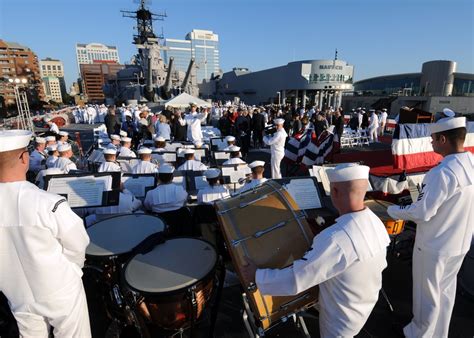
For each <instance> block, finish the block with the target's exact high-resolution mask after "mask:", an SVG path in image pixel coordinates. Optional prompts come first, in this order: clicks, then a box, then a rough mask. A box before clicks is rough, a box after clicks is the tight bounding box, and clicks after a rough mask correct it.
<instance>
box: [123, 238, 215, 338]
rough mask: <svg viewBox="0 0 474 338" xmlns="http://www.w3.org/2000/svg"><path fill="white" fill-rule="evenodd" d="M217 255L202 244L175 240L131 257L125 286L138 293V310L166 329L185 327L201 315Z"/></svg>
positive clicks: (193, 240) (207, 244)
mask: <svg viewBox="0 0 474 338" xmlns="http://www.w3.org/2000/svg"><path fill="white" fill-rule="evenodd" d="M216 265H217V254H216V251H215V250H214V248H213V246H212V245H211V244H209V243H208V242H206V241H203V240H199V239H194V238H175V239H170V240H168V241H166V242H164V243H163V244H160V245H158V246H156V247H155V248H154V249H153V250H152V251H150V252H148V253H146V254H138V255H136V256H135V257H133V258H132V259H131V260H130V261H129V262H128V263H127V265H126V267H125V269H124V280H125V283H126V285H127V286H128V287H129V288H130V289H132V290H133V291H135V292H136V293H138V294H139V295H140V296H141V297H140V301H139V304H138V310H139V311H140V313H141V314H142V315H143V316H144V317H145V318H146V319H147V320H148V321H149V322H151V323H152V324H155V325H158V326H159V327H161V328H164V329H168V330H179V329H186V328H189V327H191V326H192V325H193V323H195V322H196V321H197V320H198V319H199V318H200V317H201V315H202V313H203V310H204V308H205V307H206V304H207V303H208V301H209V299H210V297H211V295H212V291H213V289H214V279H215V269H216Z"/></svg>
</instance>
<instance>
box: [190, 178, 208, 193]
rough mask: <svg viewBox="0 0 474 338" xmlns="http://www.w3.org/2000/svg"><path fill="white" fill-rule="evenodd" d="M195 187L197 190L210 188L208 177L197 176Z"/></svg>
mask: <svg viewBox="0 0 474 338" xmlns="http://www.w3.org/2000/svg"><path fill="white" fill-rule="evenodd" d="M194 185H195V187H196V190H199V189H203V188H206V187H208V186H209V183H207V180H206V176H196V177H194Z"/></svg>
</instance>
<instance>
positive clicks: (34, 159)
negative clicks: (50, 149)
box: [30, 149, 47, 172]
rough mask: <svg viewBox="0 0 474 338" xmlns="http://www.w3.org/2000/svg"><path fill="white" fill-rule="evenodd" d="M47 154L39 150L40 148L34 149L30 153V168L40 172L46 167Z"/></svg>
mask: <svg viewBox="0 0 474 338" xmlns="http://www.w3.org/2000/svg"><path fill="white" fill-rule="evenodd" d="M46 158H47V156H46V154H45V153H42V152H39V151H38V150H36V149H35V150H34V151H33V152H32V153H31V154H30V170H31V171H34V172H38V171H40V170H41V169H44V168H45V163H46V162H45V160H46Z"/></svg>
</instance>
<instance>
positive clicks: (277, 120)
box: [273, 118, 285, 125]
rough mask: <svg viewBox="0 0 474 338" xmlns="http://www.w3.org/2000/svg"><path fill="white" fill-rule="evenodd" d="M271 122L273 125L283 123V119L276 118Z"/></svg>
mask: <svg viewBox="0 0 474 338" xmlns="http://www.w3.org/2000/svg"><path fill="white" fill-rule="evenodd" d="M273 123H274V124H275V125H278V124H283V123H285V120H283V119H280V118H278V119H275V120H273Z"/></svg>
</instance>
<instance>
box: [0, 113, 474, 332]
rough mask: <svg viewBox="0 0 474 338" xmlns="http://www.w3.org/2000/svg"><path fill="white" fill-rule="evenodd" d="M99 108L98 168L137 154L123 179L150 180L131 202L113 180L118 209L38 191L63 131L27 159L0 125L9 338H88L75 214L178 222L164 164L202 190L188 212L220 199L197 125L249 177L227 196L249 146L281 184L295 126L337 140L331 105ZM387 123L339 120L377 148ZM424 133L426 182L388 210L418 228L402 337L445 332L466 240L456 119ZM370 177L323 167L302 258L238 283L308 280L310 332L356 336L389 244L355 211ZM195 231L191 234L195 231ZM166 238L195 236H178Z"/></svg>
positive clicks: (280, 284)
mask: <svg viewBox="0 0 474 338" xmlns="http://www.w3.org/2000/svg"><path fill="white" fill-rule="evenodd" d="M105 110H106V111H107V113H106V114H100V118H103V122H104V124H105V126H106V129H107V138H105V139H104V140H103V141H104V142H103V143H102V145H101V147H102V154H103V160H102V163H101V164H100V166H99V167H98V169H97V171H98V172H122V173H123V172H125V170H124V168H123V167H122V166H121V165H120V163H118V162H117V158H118V157H126V158H136V159H137V161H136V164H135V165H134V166H133V167H132V168H131V173H134V174H145V173H151V174H155V175H157V177H158V180H159V184H158V185H157V186H156V187H154V188H153V189H151V190H149V191H148V192H147V193H146V195H145V197H144V198H143V199H142V200H140V199H139V198H137V197H136V196H134V195H133V194H132V193H131V192H130V191H128V190H127V189H125V188H124V187H123V185H122V186H121V192H120V198H119V204H118V205H116V206H103V207H94V208H83V209H82V210H74V211H72V210H71V208H70V207H69V205H68V203H67V200H66V199H65V198H63V197H61V196H58V195H55V194H51V193H48V192H46V191H43V190H41V189H40V188H41V187H42V184H43V183H42V177H44V176H45V175H48V174H54V173H63V174H68V173H73V172H74V170H76V169H77V167H76V165H75V163H74V162H73V161H72V160H71V157H72V149H71V145H70V143H69V142H68V134H67V133H66V132H64V131H60V130H59V129H57V130H56V128H54V126H53V125H52V122H51V121H48V123H49V124H50V126H51V131H52V134H53V135H51V136H48V137H36V138H35V139H34V143H35V149H34V150H33V151H32V152H31V154H30V152H29V151H28V149H27V146H28V144H29V142H30V139H31V133H29V132H26V131H0V196H1V197H2V201H5V203H4V204H3V205H2V207H1V210H2V215H3V216H4V217H2V220H1V221H0V230H1V231H0V243H3V244H2V246H3V247H2V248H1V251H2V253H3V254H2V255H0V263H1V264H0V267H1V268H0V269H1V271H0V290H1V291H2V292H3V293H4V294H5V296H6V297H7V299H8V301H9V304H10V308H11V310H12V312H13V315H14V317H15V319H16V321H17V323H18V328H19V330H20V333H21V335H22V336H25V337H29V336H47V335H48V330H49V327H50V326H52V327H54V335H55V336H64V337H89V336H90V326H89V318H88V311H87V302H86V298H85V295H84V288H83V286H82V282H81V275H82V271H81V268H82V267H83V264H84V256H85V249H86V247H87V245H88V243H89V238H88V236H87V233H86V231H85V227H84V222H83V219H81V217H82V218H84V219H86V222H85V223H86V224H88V225H89V224H92V223H94V222H96V221H97V220H99V219H100V218H101V217H104V216H107V215H112V214H123V213H134V212H148V213H153V214H156V215H159V216H161V217H163V219H164V220H166V221H167V222H169V224H171V225H173V223H174V222H173V219H175V220H176V219H179V220H180V221H181V223H183V222H182V220H183V219H182V218H180V217H181V216H183V215H184V214H183V212H184V210H185V209H186V203H187V202H188V201H189V192H187V191H186V190H185V188H183V186H182V185H180V184H174V183H173V179H174V173H175V170H179V171H202V172H203V174H204V177H205V179H206V181H207V185H206V186H205V187H203V188H201V189H199V191H198V192H197V196H196V203H197V204H198V205H213V203H214V202H215V201H216V200H221V199H225V198H230V197H231V196H232V195H233V192H232V191H229V189H228V188H227V187H226V186H224V185H223V184H221V180H220V178H221V177H222V171H221V169H220V168H219V167H216V166H214V167H213V166H212V165H211V164H209V163H207V164H206V163H203V162H202V161H201V159H200V158H199V157H198V156H197V151H198V150H199V149H203V148H207V149H209V144H206V143H205V142H204V138H203V133H202V130H201V125H202V124H206V123H213V124H214V125H215V126H216V127H218V128H219V129H220V131H221V133H222V136H223V137H225V144H223V145H222V147H221V149H220V150H223V151H226V152H228V153H229V154H230V157H229V159H228V160H227V161H226V162H224V165H226V164H227V165H234V166H238V167H240V166H241V167H242V168H243V167H246V168H248V170H249V173H250V177H249V178H248V180H247V181H246V182H245V184H244V185H243V186H242V187H241V188H240V190H238V191H237V193H241V192H244V191H247V190H250V189H254V188H255V187H258V186H259V185H260V184H263V183H264V182H265V180H266V178H265V177H264V170H265V169H264V168H265V162H264V161H261V160H256V161H253V162H251V163H246V161H245V160H246V155H247V154H248V152H249V149H250V148H251V147H255V148H259V147H263V146H265V145H266V146H269V147H270V152H271V177H272V178H273V179H277V178H280V177H281V171H280V162H281V159H282V158H283V156H284V146H285V141H286V139H287V137H288V136H296V135H298V134H301V133H303V132H304V131H305V130H308V129H312V130H314V132H315V133H316V135H319V134H320V133H322V132H324V131H325V130H327V129H328V128H330V126H333V127H332V129H333V130H334V133H337V134H339V135H342V130H343V128H344V117H343V116H344V114H343V110H342V109H340V108H339V109H336V110H332V109H331V108H329V109H327V110H325V111H319V110H318V109H316V108H314V107H308V108H299V109H291V108H290V107H277V106H267V107H248V106H243V105H241V106H237V107H234V106H227V105H220V104H216V105H213V106H212V107H211V108H202V109H201V110H199V109H198V107H197V106H196V105H194V104H191V105H190V107H189V109H188V111H187V112H182V111H181V110H180V109H170V108H167V109H165V110H163V111H161V112H160V113H157V114H152V113H151V111H150V110H149V108H148V107H146V106H136V107H132V106H121V107H119V108H116V107H109V108H108V109H107V108H105ZM105 110H103V112H105ZM379 115H380V116H379ZM97 116H99V114H98V115H97ZM386 120H387V112H386V111H381V112H377V111H369V113H368V114H367V113H365V110H364V109H362V108H361V109H357V110H355V111H354V112H353V113H352V116H351V120H350V122H349V126H350V127H351V128H352V129H354V128H355V129H358V128H360V129H367V130H368V131H369V134H370V135H371V137H372V138H373V139H374V140H377V135H379V133H380V129H381V130H382V132H383V128H384V126H385V123H386ZM84 121H85V120H84ZM89 121H90V120H89V119H87V123H89ZM92 121H93V122H95V121H96V117H94V119H93V120H92ZM268 126H271V127H272V130H271V131H269V130H268ZM56 127H57V126H56ZM431 133H432V138H433V149H434V151H435V152H436V153H438V154H440V155H441V156H443V157H444V160H443V161H442V162H441V164H440V166H438V167H436V168H434V169H432V170H431V171H430V172H429V173H428V174H427V176H426V178H425V181H424V183H423V185H422V187H423V188H422V191H421V193H420V197H419V198H418V200H417V201H414V203H413V204H412V205H410V206H408V207H398V206H394V207H391V208H389V210H388V212H389V214H391V215H393V217H396V218H397V219H398V218H401V219H408V220H414V221H415V222H417V223H418V228H417V236H416V242H415V250H414V255H413V264H414V265H413V266H414V270H413V277H414V281H413V296H414V307H413V315H414V317H413V320H412V322H411V323H410V324H409V325H408V326H407V327H406V328H405V331H404V332H405V335H406V336H407V337H447V333H448V328H449V321H450V317H451V312H452V309H453V306H454V292H455V288H456V274H457V272H458V271H459V269H460V265H461V263H462V260H463V258H464V256H465V254H466V253H467V251H468V248H469V245H470V241H471V237H472V234H473V223H474V222H472V220H473V219H474V207H473V206H474V174H473V173H474V158H473V156H472V154H471V153H470V152H467V151H465V150H464V148H463V143H464V140H465V137H466V120H465V118H463V117H455V116H454V115H449V114H447V115H446V116H445V117H444V118H443V119H441V120H439V121H438V122H437V123H434V124H433V125H432V127H431ZM171 141H188V142H189V143H190V145H191V146H190V147H185V149H184V150H183V151H182V155H183V160H182V163H181V164H180V165H179V166H178V167H177V168H175V167H174V166H172V165H170V164H169V163H167V162H166V161H165V159H164V157H163V156H162V155H163V153H164V152H166V151H167V150H169V149H172V148H170V146H171V143H170V142H171ZM369 169H370V168H368V167H366V166H362V165H354V164H351V165H339V166H337V167H335V168H334V169H331V170H329V172H328V178H329V181H330V184H331V199H332V203H333V205H334V207H335V208H336V209H337V210H338V212H339V218H337V219H336V223H335V224H334V225H332V226H330V227H329V228H327V229H326V230H324V231H323V232H321V233H320V234H319V235H317V236H316V237H315V238H314V240H313V245H312V247H311V248H310V250H308V252H307V253H306V254H305V256H304V257H302V258H301V259H299V260H296V261H294V262H293V263H292V264H291V265H290V266H289V267H287V268H284V269H258V268H257V266H256V265H255V264H254V263H253V262H252V261H250V260H249V261H248V265H247V266H246V267H244V273H245V274H246V276H247V277H248V279H250V280H255V281H256V284H257V286H258V288H259V290H260V292H262V293H263V294H269V295H295V294H298V293H300V292H302V291H303V290H306V289H308V288H310V287H312V286H314V285H319V288H320V293H319V304H320V331H321V336H322V337H336V336H344V337H346V336H354V335H356V334H358V333H359V332H360V330H361V329H362V327H363V325H364V324H365V322H366V321H367V319H368V317H369V315H370V313H371V311H372V309H373V307H374V306H375V303H376V301H377V299H378V293H379V290H380V288H381V285H382V271H383V270H384V269H385V268H386V266H387V261H386V247H387V246H388V245H389V242H390V240H389V237H388V235H387V233H386V231H385V228H384V225H383V223H382V222H381V221H380V219H378V218H377V217H376V216H375V214H374V213H373V212H372V211H370V209H368V208H367V207H365V206H364V196H365V192H366V190H367V184H368V173H369ZM28 171H30V172H34V173H35V175H34V176H35V177H36V179H35V181H36V183H37V185H38V186H39V187H40V188H39V187H37V186H35V185H34V184H32V183H29V182H27V181H26V177H27V176H26V174H27V172H28ZM234 193H235V192H234ZM76 213H77V214H79V215H80V216H81V217H79V216H78V215H77V214H76ZM181 226H182V224H181ZM208 230H209V229H207V230H206V229H203V231H201V233H202V235H203V236H205V234H206V231H207V232H208ZM214 232H215V229H214ZM174 234H175V235H195V233H194V232H193V231H190V232H186V231H183V229H178V228H175V229H174ZM210 236H211V238H208V239H209V240H210V241H211V242H212V243H215V244H216V245H217V243H216V241H218V240H219V239H218V238H217V237H216V236H215V234H212V235H210Z"/></svg>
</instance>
